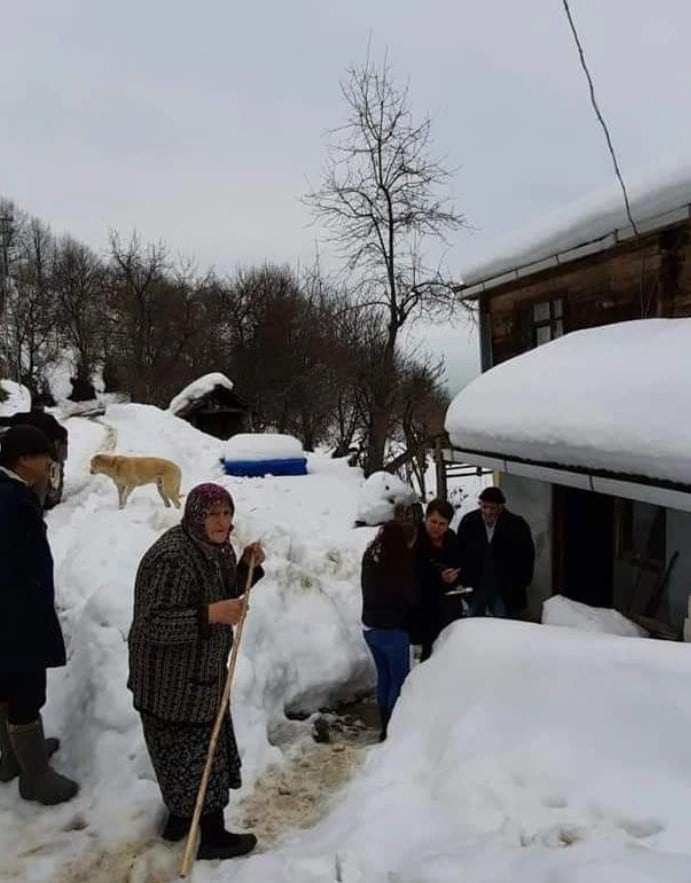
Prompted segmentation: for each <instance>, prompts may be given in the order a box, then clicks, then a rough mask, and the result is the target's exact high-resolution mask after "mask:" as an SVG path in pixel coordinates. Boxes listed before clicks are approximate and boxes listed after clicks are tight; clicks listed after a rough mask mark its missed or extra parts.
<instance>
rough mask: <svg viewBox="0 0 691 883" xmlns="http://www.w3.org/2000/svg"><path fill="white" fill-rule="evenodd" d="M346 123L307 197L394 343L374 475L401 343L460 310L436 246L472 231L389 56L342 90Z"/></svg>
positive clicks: (378, 398) (385, 358) (378, 393)
mask: <svg viewBox="0 0 691 883" xmlns="http://www.w3.org/2000/svg"><path fill="white" fill-rule="evenodd" d="M341 90H342V93H343V97H344V99H345V102H346V107H347V114H348V116H347V121H346V123H345V125H344V126H343V127H342V128H340V129H337V130H336V131H335V133H334V134H335V136H336V140H335V142H334V143H333V144H332V146H331V147H330V149H329V155H328V160H327V167H326V171H325V173H324V176H323V180H322V183H321V186H320V187H319V188H318V189H315V190H313V191H312V192H310V193H309V194H308V195H307V196H306V197H305V202H306V204H307V205H308V206H309V207H310V209H311V210H312V212H313V214H314V215H315V218H316V219H318V220H321V221H322V222H323V223H324V224H325V226H326V228H327V230H328V231H329V235H330V237H331V241H332V242H333V243H334V244H335V245H336V246H337V248H338V249H339V251H340V253H341V254H342V256H343V257H344V258H345V265H346V268H347V270H348V271H349V273H351V274H354V275H355V276H356V278H357V280H358V283H359V292H360V298H359V302H360V303H361V304H366V305H368V306H374V307H376V308H378V309H379V310H380V311H381V312H382V315H383V317H384V321H385V327H386V339H385V342H384V346H383V348H382V350H381V353H380V356H379V364H378V365H377V375H378V378H379V382H378V384H377V386H376V388H374V389H373V394H374V399H373V403H372V413H371V427H370V438H369V449H368V456H367V467H368V470H369V471H370V472H371V471H374V470H376V469H380V468H381V467H382V465H383V461H384V455H385V449H386V440H387V431H388V425H389V423H390V414H391V408H392V405H393V397H394V395H395V388H396V377H395V375H396V372H395V370H394V361H395V355H396V343H397V340H398V335H399V332H400V330H401V328H403V326H404V325H405V324H406V323H407V322H408V321H409V319H411V318H414V317H415V316H419V315H422V314H428V315H431V314H435V313H439V311H441V310H446V311H450V310H452V309H453V308H454V305H455V298H454V295H453V283H452V280H450V279H448V278H446V276H445V274H444V273H443V271H442V269H441V267H440V266H436V267H431V266H429V265H428V264H427V262H426V257H425V255H426V248H427V246H428V244H429V240H430V239H432V240H437V241H439V240H442V241H443V240H444V236H445V234H446V233H447V232H450V231H453V230H457V229H459V228H461V227H462V226H464V223H465V221H464V218H463V216H462V215H460V214H458V213H457V212H456V211H455V210H454V208H453V205H452V204H451V203H450V201H449V200H448V198H446V197H444V196H442V195H439V191H440V188H442V187H444V186H446V185H448V184H449V182H450V178H451V173H450V172H449V171H448V170H447V169H445V168H444V166H443V164H442V162H441V161H440V160H439V159H437V158H435V157H434V155H433V152H432V141H431V121H430V118H429V117H428V116H425V117H424V118H423V119H422V121H421V122H419V123H418V122H416V121H415V120H414V119H413V115H412V112H411V109H410V97H409V92H408V88H407V86H406V87H403V88H401V87H399V86H397V85H396V83H395V81H394V79H393V75H392V72H391V68H390V66H389V64H388V61H387V60H384V62H383V63H382V64H381V65H380V66H377V65H375V64H374V63H373V62H372V61H371V59H370V58H369V57H368V58H367V60H366V62H365V64H364V65H363V66H362V67H354V68H351V69H350V70H349V71H348V72H347V75H346V77H345V79H344V81H343V82H342V84H341Z"/></svg>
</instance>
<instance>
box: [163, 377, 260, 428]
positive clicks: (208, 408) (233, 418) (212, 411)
mask: <svg viewBox="0 0 691 883" xmlns="http://www.w3.org/2000/svg"><path fill="white" fill-rule="evenodd" d="M169 410H170V411H171V412H172V413H173V414H175V416H176V417H180V418H181V419H182V420H186V421H187V422H188V423H190V424H191V425H192V426H194V427H195V429H198V430H200V432H205V433H206V434H207V435H213V436H214V437H215V438H221V439H229V438H232V437H233V436H234V435H237V434H238V433H241V432H247V430H248V429H250V428H251V422H252V414H251V408H250V406H249V404H248V403H247V402H246V401H245V400H244V399H243V398H242V397H241V396H240V395H238V393H236V392H235V389H234V386H233V382H232V380H229V379H228V378H227V377H226V376H225V374H221V373H220V372H213V373H211V374H205V375H204V376H203V377H200V378H199V379H198V380H195V381H194V382H193V383H190V385H189V386H187V387H185V389H183V390H182V392H181V393H179V394H178V395H177V396H175V398H174V399H173V400H172V401H171V403H170V406H169Z"/></svg>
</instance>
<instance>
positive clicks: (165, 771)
mask: <svg viewBox="0 0 691 883" xmlns="http://www.w3.org/2000/svg"><path fill="white" fill-rule="evenodd" d="M141 719H142V727H143V729H144V739H145V740H146V747H147V748H148V751H149V757H150V758H151V763H152V764H153V768H154V771H155V773H156V778H157V780H158V786H159V788H160V789H161V795H162V797H163V802H164V803H165V805H166V807H167V809H168V812H170V813H171V814H172V815H176V816H182V817H183V818H191V816H192V814H193V812H194V805H195V803H196V800H197V792H198V791H199V785H200V784H201V780H202V773H203V772H204V764H205V763H206V755H207V752H208V750H209V742H210V741H211V730H212V728H213V722H209V723H204V724H181V723H176V722H173V721H166V720H161V719H160V718H158V717H154V716H153V715H151V714H147V713H146V712H141ZM240 766H241V760H240V754H239V753H238V747H237V743H236V741H235V733H234V731H233V720H232V718H231V716H230V713H228V714H227V715H226V717H225V720H224V722H223V724H222V726H221V732H220V734H219V737H218V743H217V746H216V754H215V755H214V762H213V766H212V767H211V776H210V777H209V787H208V789H207V792H206V799H205V801H204V808H203V812H204V813H210V812H215V811H217V810H219V809H223V808H224V807H225V806H227V804H228V800H229V795H228V790H229V789H230V788H239V787H240V786H241V784H242V781H241V778H240Z"/></svg>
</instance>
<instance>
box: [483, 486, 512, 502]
mask: <svg viewBox="0 0 691 883" xmlns="http://www.w3.org/2000/svg"><path fill="white" fill-rule="evenodd" d="M478 499H480V500H482V502H483V503H500V504H501V505H502V506H503V505H504V503H506V497H505V496H504V492H503V491H502V489H501V488H499V487H486V488H485V489H484V491H483V492H482V493H481V494H480V496H479V498H478Z"/></svg>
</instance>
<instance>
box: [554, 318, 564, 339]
mask: <svg viewBox="0 0 691 883" xmlns="http://www.w3.org/2000/svg"><path fill="white" fill-rule="evenodd" d="M563 333H564V321H563V319H557V321H556V322H555V323H554V336H555V337H561V336H562V334H563Z"/></svg>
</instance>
